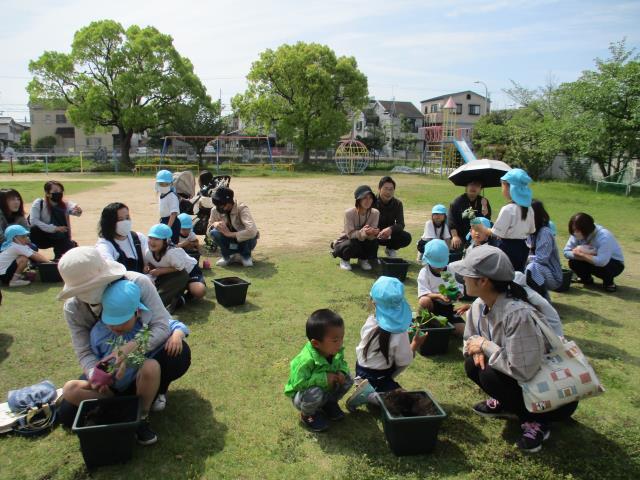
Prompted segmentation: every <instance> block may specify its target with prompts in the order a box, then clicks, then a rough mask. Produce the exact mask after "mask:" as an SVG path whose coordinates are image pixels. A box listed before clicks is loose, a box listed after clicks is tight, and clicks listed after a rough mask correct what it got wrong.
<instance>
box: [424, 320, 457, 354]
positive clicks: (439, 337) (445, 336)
mask: <svg viewBox="0 0 640 480" xmlns="http://www.w3.org/2000/svg"><path fill="white" fill-rule="evenodd" d="M454 329H455V327H454V326H453V325H452V324H451V323H450V322H447V326H446V327H437V328H423V329H422V331H423V332H427V333H428V334H429V335H427V338H426V340H425V341H424V343H423V344H422V347H420V355H422V356H423V357H428V356H431V355H443V354H445V353H447V351H448V350H449V337H450V336H451V333H453V331H454Z"/></svg>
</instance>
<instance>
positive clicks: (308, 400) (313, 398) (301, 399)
mask: <svg viewBox="0 0 640 480" xmlns="http://www.w3.org/2000/svg"><path fill="white" fill-rule="evenodd" d="M352 386H353V379H352V378H351V376H350V375H345V382H344V383H343V384H342V385H340V386H338V387H337V388H336V389H335V390H333V391H332V392H327V391H326V390H323V389H322V388H320V387H311V388H308V389H306V390H301V391H299V392H296V394H295V395H294V396H293V398H292V399H291V400H292V401H293V406H294V407H296V408H297V409H298V410H300V411H301V412H302V413H303V414H305V415H313V414H315V413H316V412H317V411H318V410H320V408H322V407H323V406H324V404H325V403H327V402H337V401H338V400H340V399H341V398H342V397H344V395H345V394H346V393H347V392H348V391H349V389H350V388H351V387H352Z"/></svg>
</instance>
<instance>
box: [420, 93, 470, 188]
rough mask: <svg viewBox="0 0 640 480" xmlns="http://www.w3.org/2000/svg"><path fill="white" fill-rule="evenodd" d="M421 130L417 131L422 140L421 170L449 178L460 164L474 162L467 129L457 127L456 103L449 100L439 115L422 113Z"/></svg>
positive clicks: (451, 99)
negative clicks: (422, 124) (423, 144)
mask: <svg viewBox="0 0 640 480" xmlns="http://www.w3.org/2000/svg"><path fill="white" fill-rule="evenodd" d="M425 125H426V126H425V127H423V128H421V129H420V132H421V135H423V138H424V140H425V147H424V150H423V152H422V171H423V172H424V173H427V174H436V175H440V176H444V175H449V173H451V172H452V171H453V170H455V169H456V168H457V167H458V166H459V165H460V159H462V160H463V161H464V162H465V163H468V162H471V161H473V160H475V159H476V157H475V155H474V154H473V152H472V151H471V148H470V147H469V143H468V141H470V140H471V133H472V129H471V128H457V115H456V103H455V102H454V101H453V98H452V97H449V99H448V100H447V101H446V103H445V104H444V106H443V107H442V108H441V109H440V111H439V112H433V113H425Z"/></svg>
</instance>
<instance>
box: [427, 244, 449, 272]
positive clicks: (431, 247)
mask: <svg viewBox="0 0 640 480" xmlns="http://www.w3.org/2000/svg"><path fill="white" fill-rule="evenodd" d="M422 263H426V264H428V265H431V266H432V267H433V268H444V267H446V266H447V264H448V263H449V247H448V246H447V242H445V241H444V240H440V239H439V238H435V239H433V240H431V241H430V242H429V243H427V244H426V245H425V246H424V253H423V254H422Z"/></svg>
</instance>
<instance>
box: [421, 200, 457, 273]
mask: <svg viewBox="0 0 640 480" xmlns="http://www.w3.org/2000/svg"><path fill="white" fill-rule="evenodd" d="M434 238H439V239H440V240H444V241H445V242H446V243H447V247H449V248H451V232H450V231H449V226H448V225H447V207H445V206H444V205H442V204H438V205H434V206H433V208H432V209H431V220H428V221H427V223H425V224H424V232H423V234H422V238H420V240H418V245H417V247H418V252H419V254H418V261H420V260H421V259H422V254H423V253H424V246H425V245H426V244H427V243H429V242H430V241H431V240H433V239H434Z"/></svg>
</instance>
